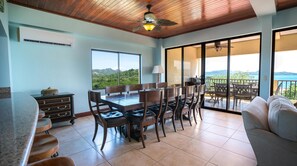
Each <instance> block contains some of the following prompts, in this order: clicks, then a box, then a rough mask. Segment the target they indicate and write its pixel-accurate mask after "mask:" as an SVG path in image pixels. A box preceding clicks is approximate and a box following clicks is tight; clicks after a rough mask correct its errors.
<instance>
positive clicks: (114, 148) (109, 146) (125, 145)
mask: <svg viewBox="0 0 297 166" xmlns="http://www.w3.org/2000/svg"><path fill="white" fill-rule="evenodd" d="M100 148H101V146H97V147H96V150H97V151H98V152H99V153H100V154H101V155H102V156H103V157H104V158H105V159H106V160H110V159H112V158H114V157H117V156H120V155H122V154H124V153H127V152H128V151H130V150H132V149H134V147H133V146H131V145H129V142H128V141H125V140H122V139H113V140H112V141H110V142H106V143H105V146H104V149H103V150H102V151H101V150H100Z"/></svg>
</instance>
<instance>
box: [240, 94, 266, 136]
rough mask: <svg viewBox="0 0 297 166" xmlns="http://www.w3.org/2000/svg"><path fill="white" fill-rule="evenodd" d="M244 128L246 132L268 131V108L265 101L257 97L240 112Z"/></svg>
mask: <svg viewBox="0 0 297 166" xmlns="http://www.w3.org/2000/svg"><path fill="white" fill-rule="evenodd" d="M242 116H243V120H244V127H245V129H246V130H252V129H262V130H267V131H269V125H268V107H267V104H266V101H265V100H264V99H263V98H261V97H259V96H257V97H256V98H254V99H253V101H252V102H251V103H250V104H249V105H248V106H247V107H246V108H245V109H244V110H243V111H242Z"/></svg>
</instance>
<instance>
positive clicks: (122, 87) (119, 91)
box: [105, 85, 126, 96]
mask: <svg viewBox="0 0 297 166" xmlns="http://www.w3.org/2000/svg"><path fill="white" fill-rule="evenodd" d="M123 92H126V86H125V85H118V86H107V87H105V93H106V94H107V95H108V96H110V95H111V94H113V93H114V94H122V93H123Z"/></svg>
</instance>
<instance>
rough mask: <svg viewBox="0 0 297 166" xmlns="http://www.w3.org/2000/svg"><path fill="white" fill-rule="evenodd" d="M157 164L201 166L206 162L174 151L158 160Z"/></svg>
mask: <svg viewBox="0 0 297 166" xmlns="http://www.w3.org/2000/svg"><path fill="white" fill-rule="evenodd" d="M159 163H160V164H161V165H163V166H181V165H182V166H193V165H195V166H202V165H205V164H206V163H207V162H206V161H205V160H203V159H201V158H199V157H196V156H194V155H191V154H188V153H186V152H184V151H182V150H176V151H174V152H173V153H170V154H169V155H168V156H167V157H165V158H163V159H162V160H160V161H159Z"/></svg>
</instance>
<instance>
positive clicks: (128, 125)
mask: <svg viewBox="0 0 297 166" xmlns="http://www.w3.org/2000/svg"><path fill="white" fill-rule="evenodd" d="M126 128H127V136H128V139H129V142H131V137H130V133H131V132H130V123H128V124H126Z"/></svg>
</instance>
